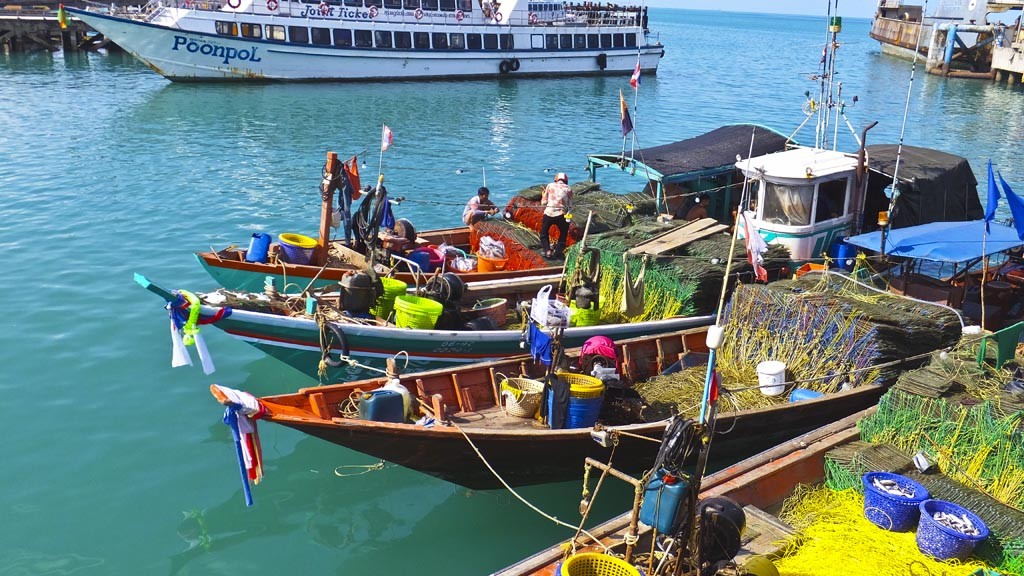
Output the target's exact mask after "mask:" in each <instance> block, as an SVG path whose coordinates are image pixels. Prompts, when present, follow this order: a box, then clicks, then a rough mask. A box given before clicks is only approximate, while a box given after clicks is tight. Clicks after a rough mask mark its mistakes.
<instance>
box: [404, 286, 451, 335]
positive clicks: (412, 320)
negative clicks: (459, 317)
mask: <svg viewBox="0 0 1024 576" xmlns="http://www.w3.org/2000/svg"><path fill="white" fill-rule="evenodd" d="M443 310H444V306H443V305H442V304H441V303H440V302H435V301H433V300H431V299H429V298H423V297H421V296H410V295H408V294H402V295H401V296H396V297H395V325H397V326H399V327H400V328H418V329H421V330H429V329H431V328H433V327H434V325H435V324H437V319H438V318H439V317H440V316H441V312H442V311H443Z"/></svg>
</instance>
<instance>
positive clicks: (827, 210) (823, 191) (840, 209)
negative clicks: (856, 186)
mask: <svg viewBox="0 0 1024 576" xmlns="http://www.w3.org/2000/svg"><path fill="white" fill-rule="evenodd" d="M846 190H847V179H846V178H843V179H840V180H829V181H828V182H821V183H819V184H818V208H817V210H815V213H814V221H815V222H824V221H825V220H832V219H833V218H839V217H840V216H842V215H843V214H845V213H846Z"/></svg>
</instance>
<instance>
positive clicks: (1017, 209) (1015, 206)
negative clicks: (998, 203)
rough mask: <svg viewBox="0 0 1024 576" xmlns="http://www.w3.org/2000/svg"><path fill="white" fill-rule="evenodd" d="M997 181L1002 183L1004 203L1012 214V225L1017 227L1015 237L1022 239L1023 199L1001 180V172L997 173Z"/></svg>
mask: <svg viewBox="0 0 1024 576" xmlns="http://www.w3.org/2000/svg"><path fill="white" fill-rule="evenodd" d="M999 183H1000V184H1002V185H1003V194H1005V195H1006V203H1007V204H1009V205H1010V214H1012V215H1013V227H1014V228H1016V229H1017V238H1020V239H1021V240H1024V200H1021V199H1020V196H1017V195H1016V194H1014V192H1013V190H1012V189H1011V188H1010V185H1009V184H1007V183H1006V180H1003V174H1002V173H1000V174H999Z"/></svg>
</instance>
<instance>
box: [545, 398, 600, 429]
mask: <svg viewBox="0 0 1024 576" xmlns="http://www.w3.org/2000/svg"><path fill="white" fill-rule="evenodd" d="M602 400H603V398H602V397H600V396H598V397H597V398H576V397H575V396H569V412H568V414H567V415H566V417H565V427H566V428H590V427H592V426H593V425H594V424H596V423H597V417H598V416H600V415H601V402H602ZM553 410H554V394H551V392H548V426H550V425H551V412H552V411H553Z"/></svg>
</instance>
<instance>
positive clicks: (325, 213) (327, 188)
mask: <svg viewBox="0 0 1024 576" xmlns="http://www.w3.org/2000/svg"><path fill="white" fill-rule="evenodd" d="M340 171H341V163H340V162H338V154H337V153H335V152H328V153H327V163H326V164H324V179H323V182H321V183H320V199H321V200H322V202H321V203H320V237H319V238H318V239H317V243H316V251H315V252H314V255H313V259H314V261H315V263H316V265H317V266H323V265H324V264H326V263H327V255H328V252H330V242H331V213H332V212H333V211H334V208H333V207H334V190H335V189H337V187H338V179H337V176H338V174H339V173H340Z"/></svg>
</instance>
